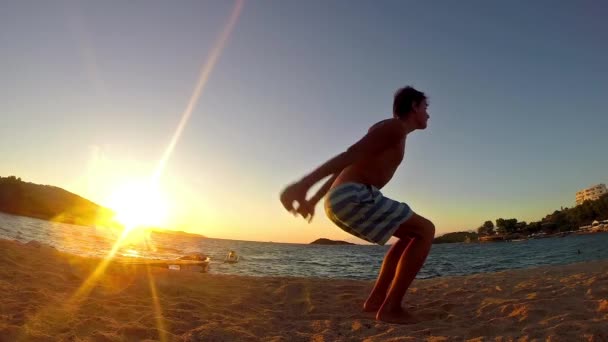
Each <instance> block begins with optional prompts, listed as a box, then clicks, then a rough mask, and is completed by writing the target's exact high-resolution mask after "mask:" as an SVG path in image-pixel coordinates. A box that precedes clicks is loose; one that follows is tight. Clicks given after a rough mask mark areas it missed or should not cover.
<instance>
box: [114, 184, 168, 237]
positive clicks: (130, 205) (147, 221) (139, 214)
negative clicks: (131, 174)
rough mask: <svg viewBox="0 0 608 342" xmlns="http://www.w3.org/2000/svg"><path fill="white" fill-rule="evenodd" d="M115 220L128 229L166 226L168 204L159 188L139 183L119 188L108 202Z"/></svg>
mask: <svg viewBox="0 0 608 342" xmlns="http://www.w3.org/2000/svg"><path fill="white" fill-rule="evenodd" d="M107 206H108V207H109V208H110V209H112V210H113V211H114V212H115V213H116V215H115V217H114V218H115V219H116V221H118V222H119V223H121V224H122V225H124V226H125V228H127V229H129V230H130V229H133V228H137V227H149V226H156V227H160V226H163V225H165V224H166V219H167V202H166V200H165V198H164V197H163V196H162V194H161V192H160V190H159V188H158V186H156V185H155V184H153V183H151V182H146V181H139V182H131V183H128V184H124V185H122V186H120V187H118V188H117V189H116V190H114V192H113V193H112V194H111V195H110V197H109V198H108V200H107Z"/></svg>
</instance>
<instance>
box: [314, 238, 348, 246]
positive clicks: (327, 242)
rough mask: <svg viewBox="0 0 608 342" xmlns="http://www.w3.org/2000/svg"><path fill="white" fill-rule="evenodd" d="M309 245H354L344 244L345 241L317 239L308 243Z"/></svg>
mask: <svg viewBox="0 0 608 342" xmlns="http://www.w3.org/2000/svg"><path fill="white" fill-rule="evenodd" d="M310 244H311V245H354V243H350V242H346V241H336V240H330V239H324V238H321V239H317V240H315V241H313V242H311V243H310Z"/></svg>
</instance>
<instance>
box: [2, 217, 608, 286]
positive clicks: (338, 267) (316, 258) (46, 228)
mask: <svg viewBox="0 0 608 342" xmlns="http://www.w3.org/2000/svg"><path fill="white" fill-rule="evenodd" d="M118 236H119V233H118V232H112V231H109V230H106V229H100V228H97V229H96V228H91V227H83V226H75V225H69V224H61V223H52V222H48V221H41V220H37V219H33V218H28V217H21V216H12V215H7V214H3V213H0V238H2V239H9V240H18V241H20V242H24V243H25V242H29V241H31V240H36V241H38V242H41V243H45V244H48V245H51V246H53V247H55V248H57V249H58V250H62V251H65V252H68V253H72V254H77V255H85V256H98V257H101V256H104V255H106V254H107V253H108V252H109V251H110V249H111V248H112V246H113V244H114V242H115V241H116V239H117V238H118ZM148 238H149V239H148V243H147V244H144V243H136V244H134V243H131V244H127V245H125V246H123V247H122V248H121V249H120V250H119V251H118V254H119V255H138V256H140V257H145V258H153V259H175V258H178V257H180V256H183V255H188V254H192V253H203V254H206V255H208V256H210V257H211V267H210V273H223V274H240V275H253V276H296V277H329V278H348V279H375V277H376V276H377V273H378V270H379V269H380V265H381V262H382V258H383V256H384V254H385V253H386V251H387V250H388V248H389V247H388V246H370V245H354V246H353V245H348V246H319V245H304V244H287V243H271V242H250V241H236V240H222V239H209V238H196V237H189V236H188V237H186V236H175V235H165V234H154V233H153V234H150V235H149V236H148ZM229 250H235V251H237V253H238V254H239V255H240V256H241V260H240V262H239V263H237V264H225V263H223V262H222V261H223V258H224V256H225V255H226V254H227V252H228V251H229ZM578 251H580V252H581V253H580V254H579V253H578ZM595 259H608V233H603V234H593V235H570V236H567V237H564V238H547V239H538V240H527V241H520V242H502V243H484V244H477V243H472V244H440V245H433V248H432V250H431V254H430V255H429V257H428V259H427V262H426V264H425V265H424V267H423V269H422V270H421V272H420V273H419V274H418V278H432V277H439V276H447V275H466V274H472V273H480V272H492V271H499V270H505V269H514V268H523V267H531V266H538V265H547V264H568V263H574V262H580V261H586V260H595Z"/></svg>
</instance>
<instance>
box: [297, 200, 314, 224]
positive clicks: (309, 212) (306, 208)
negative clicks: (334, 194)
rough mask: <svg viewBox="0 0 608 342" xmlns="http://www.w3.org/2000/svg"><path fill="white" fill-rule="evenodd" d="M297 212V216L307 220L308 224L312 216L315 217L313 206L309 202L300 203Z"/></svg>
mask: <svg viewBox="0 0 608 342" xmlns="http://www.w3.org/2000/svg"><path fill="white" fill-rule="evenodd" d="M297 212H298V214H300V215H302V217H303V218H304V219H305V220H307V221H308V223H310V222H311V221H312V218H313V216H315V205H314V204H313V203H310V202H309V201H304V202H302V203H300V206H299V207H298V209H297Z"/></svg>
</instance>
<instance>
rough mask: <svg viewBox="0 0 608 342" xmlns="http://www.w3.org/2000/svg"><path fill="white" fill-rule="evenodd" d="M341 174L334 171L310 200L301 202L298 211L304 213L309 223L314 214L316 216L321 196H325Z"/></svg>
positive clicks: (303, 215)
mask: <svg viewBox="0 0 608 342" xmlns="http://www.w3.org/2000/svg"><path fill="white" fill-rule="evenodd" d="M339 174H340V172H336V173H334V174H333V176H331V177H330V178H329V179H328V180H327V181H326V182H325V184H323V186H322V187H321V188H320V189H319V191H317V193H316V194H314V196H312V197H311V198H310V199H309V200H308V201H305V202H304V203H300V206H299V207H298V209H297V212H298V213H299V214H300V215H302V217H303V218H304V219H306V220H308V222H309V223H310V221H312V218H313V216H315V206H316V205H317V203H318V202H319V201H320V200H321V198H323V197H324V196H325V194H327V192H328V191H329V189H330V188H331V185H332V184H334V181H335V180H336V178H338V175H339Z"/></svg>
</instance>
